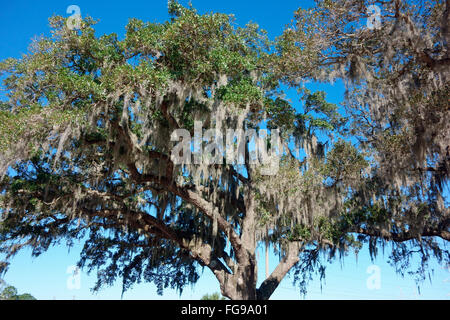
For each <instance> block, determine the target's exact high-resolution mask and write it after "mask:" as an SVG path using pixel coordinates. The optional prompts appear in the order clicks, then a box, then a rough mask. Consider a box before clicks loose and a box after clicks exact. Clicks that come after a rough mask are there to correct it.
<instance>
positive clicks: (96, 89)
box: [0, 0, 450, 300]
mask: <svg viewBox="0 0 450 320" xmlns="http://www.w3.org/2000/svg"><path fill="white" fill-rule="evenodd" d="M374 4H375V5H377V6H379V9H380V19H381V24H378V23H375V25H374V26H370V27H369V25H366V21H367V20H368V19H371V13H370V12H369V10H368V9H369V7H371V6H372V5H374ZM169 11H170V14H171V18H170V20H169V21H167V22H165V23H162V24H159V23H145V22H143V21H140V20H138V19H131V20H130V21H129V23H128V25H127V27H126V35H125V37H124V39H122V40H119V39H118V37H117V35H116V34H110V35H103V36H100V37H97V36H96V35H95V30H94V24H95V21H93V20H92V19H91V18H85V19H84V20H83V21H82V23H81V28H80V29H79V30H78V29H74V30H72V29H71V28H68V27H67V25H66V19H64V18H63V17H52V18H51V19H50V24H51V27H52V36H51V37H45V38H40V39H38V40H36V41H35V42H34V43H33V44H32V46H31V47H30V52H29V53H28V54H27V55H24V56H23V57H22V58H20V59H6V60H5V61H3V62H2V63H1V64H0V71H1V72H2V74H1V76H2V79H3V87H4V91H5V92H6V95H7V96H6V99H5V101H3V102H2V103H1V104H0V173H2V174H3V176H2V178H1V180H0V206H1V211H0V212H1V223H0V253H4V254H5V255H6V260H8V259H9V258H11V257H12V256H13V255H14V254H16V253H17V252H18V251H19V250H20V249H22V248H25V247H31V249H32V255H33V256H38V255H40V254H41V253H43V252H45V251H46V250H47V249H48V248H49V247H50V246H52V245H56V244H59V243H61V241H67V243H68V244H69V245H71V244H73V243H74V242H75V241H77V240H80V239H86V242H85V244H84V247H83V250H82V252H81V259H80V261H79V266H80V267H85V268H87V269H88V270H89V271H92V270H95V269H97V271H98V281H97V284H96V285H95V287H94V289H95V290H98V289H100V288H101V287H102V286H104V285H111V284H112V283H113V282H114V281H115V280H116V279H118V278H122V281H123V290H124V291H125V290H127V289H129V288H130V287H131V286H132V285H133V284H135V283H139V282H140V281H142V280H144V281H147V282H153V283H155V284H156V286H157V288H158V293H162V292H163V289H165V288H168V287H172V288H176V289H178V290H180V291H181V290H182V289H183V288H184V287H186V286H187V285H188V284H192V283H195V282H196V281H197V280H198V279H199V277H200V273H199V271H200V269H201V268H200V267H206V268H208V269H209V270H210V271H211V272H212V273H213V274H214V276H215V278H216V279H217V281H218V282H219V284H220V289H221V294H222V295H223V296H225V297H227V298H230V299H262V300H264V299H269V298H270V297H271V295H272V294H273V293H274V291H275V290H276V289H277V287H278V286H279V284H280V282H281V281H282V280H283V279H284V278H285V277H286V275H287V274H288V273H289V272H291V273H292V275H293V279H294V281H295V283H296V284H297V285H299V287H300V290H301V292H302V293H305V287H306V285H307V283H308V280H309V279H311V276H312V275H314V274H318V275H319V276H320V277H323V276H324V274H325V267H324V263H323V262H324V260H325V261H327V260H330V261H331V260H332V259H335V258H337V257H344V256H345V255H346V254H347V253H348V252H351V251H358V250H360V248H361V247H362V245H363V244H368V247H369V250H370V253H371V255H372V256H375V255H376V254H377V251H378V249H379V248H386V249H387V248H389V249H390V250H391V259H390V260H391V262H392V263H393V264H394V265H395V266H396V267H397V270H398V271H399V272H401V273H403V272H405V271H406V270H407V269H408V268H409V267H410V264H411V257H412V256H413V255H418V256H419V258H420V259H419V260H418V261H419V262H420V265H419V267H418V269H417V270H413V271H417V274H418V275H419V277H421V278H423V277H424V275H426V273H427V272H428V271H429V269H428V268H427V266H428V265H427V264H428V262H429V261H430V257H432V256H433V257H435V258H436V259H437V261H438V262H440V263H448V262H449V261H450V254H449V251H448V241H450V230H449V228H450V210H449V207H448V201H446V200H445V199H444V195H445V190H444V188H445V187H447V188H448V181H449V177H450V170H449V168H450V146H449V141H450V127H449V126H450V121H448V119H450V108H449V103H448V101H449V92H450V90H449V67H448V66H449V61H450V56H449V55H450V50H449V27H448V21H449V11H450V3H449V0H446V1H421V0H411V1H404V0H402V1H400V0H393V1H377V0H318V1H316V6H315V7H313V8H311V9H307V10H303V9H299V10H298V11H296V12H295V16H294V20H293V23H292V26H291V27H289V28H287V29H286V30H284V32H283V33H282V35H281V36H280V37H279V38H278V39H276V41H269V40H268V38H267V35H266V33H265V32H264V31H263V30H261V29H260V28H259V27H258V26H257V25H255V24H248V25H247V26H245V27H236V25H235V24H234V22H233V19H232V17H230V16H229V15H225V14H217V13H209V14H204V15H201V14H199V13H198V12H197V11H196V10H195V9H193V8H185V7H183V6H181V5H180V4H179V3H178V2H176V1H169ZM336 80H342V81H343V82H344V83H345V84H346V95H345V99H344V101H343V102H342V103H343V106H342V107H341V108H340V107H339V106H337V105H335V104H333V103H329V102H328V101H327V99H326V94H325V93H324V92H320V91H319V92H312V91H310V90H307V89H306V88H305V86H304V83H305V82H307V81H323V82H329V83H331V82H333V81H336ZM284 86H289V87H291V88H294V89H296V90H297V93H298V99H299V101H300V106H298V107H297V108H294V106H293V104H292V101H290V100H288V99H287V98H286V97H285V94H284V92H283V88H284ZM199 123H200V124H203V129H211V128H214V129H215V130H210V131H208V132H209V135H210V139H206V136H207V134H206V133H207V132H206V131H205V132H203V131H202V128H200V129H199ZM263 128H268V129H269V130H270V132H271V133H274V132H275V130H276V129H278V130H279V132H280V137H279V139H278V141H270V140H269V139H265V138H258V139H257V142H258V144H256V143H255V142H253V143H252V141H251V140H254V141H256V138H255V139H247V138H246V137H245V136H243V135H241V134H238V137H233V136H232V137H231V139H229V141H227V142H229V146H230V147H231V149H233V150H232V151H234V150H235V149H238V150H241V151H242V150H244V151H245V152H244V156H243V157H241V159H240V161H233V159H231V160H230V159H229V158H228V152H225V151H224V150H223V149H221V148H220V147H217V145H218V144H219V142H218V139H214V140H213V142H214V143H212V142H211V140H212V139H211V138H212V136H213V134H211V131H214V132H218V131H222V132H224V130H225V129H233V130H239V129H242V130H247V131H251V130H255V132H256V131H258V132H261V131H262V129H263ZM198 131H200V135H201V136H202V137H203V138H198V137H196V136H195V135H196V132H198ZM179 135H181V136H183V135H185V136H189V135H190V136H191V137H192V136H194V143H193V144H191V143H190V141H189V140H188V139H187V138H183V143H185V142H186V143H185V145H187V147H186V148H184V150H183V152H182V156H183V158H184V160H189V157H190V158H191V160H193V161H191V162H190V163H188V161H184V162H179V161H178V160H179V158H180V156H181V154H180V152H178V153H175V152H174V150H178V149H177V148H176V147H178V146H180V144H179V141H172V140H176V139H175V138H177V139H178V138H180V137H179ZM171 137H172V138H173V139H171ZM235 138H236V139H235ZM197 139H200V142H198V141H197V142H198V143H196V140H197ZM185 140H186V141H185ZM204 140H208V141H204ZM207 142H208V143H207ZM196 144H199V145H200V147H201V148H200V147H199V146H198V145H197V148H195V145H196ZM255 145H258V146H259V147H261V148H260V149H261V150H259V151H258V152H255V150H254V149H253V150H252V151H254V152H250V151H251V149H252V148H253V147H254V146H255ZM276 146H278V147H279V148H278V149H279V151H280V152H279V154H278V156H279V157H272V158H271V159H272V160H274V161H273V162H272V164H273V163H275V164H276V165H277V167H276V169H277V170H276V171H273V172H272V173H271V175H268V174H267V172H268V169H271V168H267V167H266V166H264V165H263V166H262V165H260V163H259V162H258V161H256V160H261V159H262V158H263V156H264V155H263V152H262V150H263V149H267V148H270V147H276ZM263 147H264V148H263ZM208 148H210V149H211V150H213V151H211V153H210V154H209V156H210V157H207V155H206V154H203V156H204V157H202V156H201V155H200V153H199V149H202V150H207V149H208ZM179 151H180V150H179ZM227 151H228V150H227ZM231 153H234V152H231ZM216 156H219V158H220V156H221V158H222V160H223V161H222V162H220V163H210V160H211V158H213V157H216ZM196 159H198V161H196ZM234 160H236V159H234ZM269 171H270V170H269ZM387 244H389V245H387ZM264 245H266V248H267V249H269V248H270V249H271V250H274V252H275V253H276V254H277V255H278V256H279V264H278V265H277V266H276V268H275V269H274V270H272V272H271V273H270V274H269V275H268V276H267V277H266V278H265V279H263V281H258V279H257V276H258V274H259V273H258V261H257V255H256V252H257V249H258V247H260V246H264ZM446 245H447V246H446ZM6 267H7V264H6V263H0V268H1V269H5V268H6ZM258 283H260V285H259V286H257V284H258Z"/></svg>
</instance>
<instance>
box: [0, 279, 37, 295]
mask: <svg viewBox="0 0 450 320" xmlns="http://www.w3.org/2000/svg"><path fill="white" fill-rule="evenodd" d="M0 300H36V298H35V297H33V296H32V295H31V294H29V293H22V294H18V292H17V289H16V288H15V287H14V286H10V285H8V284H7V283H6V282H4V281H3V280H1V279H0Z"/></svg>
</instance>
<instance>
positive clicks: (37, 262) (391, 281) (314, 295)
mask: <svg viewBox="0 0 450 320" xmlns="http://www.w3.org/2000/svg"><path fill="white" fill-rule="evenodd" d="M182 3H183V4H185V3H186V2H185V1H182ZM192 3H193V5H194V7H196V8H197V9H198V10H199V11H200V12H202V13H205V12H210V11H215V12H217V11H218V12H224V13H233V14H235V16H236V18H237V23H239V24H245V23H247V22H249V21H253V22H257V23H259V25H260V26H261V27H262V28H264V29H266V30H267V31H268V32H269V36H270V37H271V39H273V38H274V37H276V36H278V35H279V34H280V33H281V31H282V28H283V26H284V25H285V24H287V23H289V21H290V20H291V19H292V16H293V12H294V10H296V9H297V8H298V7H300V6H301V7H309V6H311V5H312V1H309V0H308V1H304V0H303V1H302V0H300V1H299V0H297V1H293V0H283V1H268V0H245V1H243V0H227V1H206V0H193V1H192ZM73 4H74V5H78V6H79V7H80V9H81V14H82V15H83V16H85V15H90V16H92V17H93V18H95V19H100V23H99V24H98V25H97V26H96V30H97V34H99V35H100V34H104V33H111V32H115V33H117V34H118V35H119V37H121V36H123V34H124V30H125V29H124V27H125V25H126V24H127V21H128V19H129V18H131V17H136V18H140V19H142V20H145V21H157V22H163V21H165V20H166V19H167V18H168V14H167V1H166V0H145V1H133V2H132V1H78V0H77V1H74V2H66V1H8V2H6V1H5V2H3V3H2V4H1V10H0V38H1V39H2V41H1V44H0V60H3V59H5V58H7V57H20V56H21V54H22V53H25V52H27V47H28V45H29V44H30V42H31V39H32V38H33V37H34V36H37V35H41V34H44V35H48V34H49V27H48V21H47V19H48V17H49V16H51V15H52V14H59V15H63V16H69V15H70V14H68V13H66V9H67V7H68V6H69V5H73ZM312 88H313V89H317V88H320V89H321V90H326V91H327V93H328V97H329V99H330V100H331V101H332V102H335V103H338V102H339V101H340V99H341V98H342V94H343V88H342V86H340V85H339V84H337V85H336V86H329V85H312ZM289 96H290V97H292V98H295V97H293V96H291V95H289ZM80 250H81V244H80V245H77V246H75V247H74V248H72V250H71V251H70V252H68V248H67V247H65V246H60V247H55V248H51V249H50V250H49V251H48V252H46V253H44V254H43V255H42V256H40V257H38V258H36V259H32V258H31V255H30V252H29V251H23V252H21V253H19V254H18V255H17V256H16V257H15V258H14V259H13V260H12V264H11V266H10V270H9V271H8V273H7V274H6V276H5V278H4V279H5V280H6V281H7V282H8V283H10V284H12V285H14V286H16V287H17V288H18V290H19V292H21V293H22V292H29V293H31V294H33V295H34V296H35V297H36V298H38V299H54V298H56V299H74V298H75V299H120V298H121V282H120V281H118V282H117V284H116V285H115V286H114V287H111V288H107V289H104V290H102V291H100V292H99V293H98V294H96V295H93V294H92V293H91V292H90V288H92V287H93V285H94V282H95V276H94V275H91V276H88V275H87V274H86V273H84V272H82V273H81V282H80V284H81V287H80V289H74V290H69V289H68V287H67V281H68V278H69V277H70V274H68V273H67V269H68V267H70V266H72V265H74V264H76V262H77V261H78V257H79V252H80ZM260 256H261V262H262V260H263V259H262V258H263V257H264V253H263V252H262V251H261V252H260ZM386 261H387V255H386V256H383V254H382V253H380V255H379V257H378V258H377V260H376V261H375V262H374V263H375V264H376V265H377V266H378V267H379V268H380V269H379V270H380V285H381V287H380V289H377V290H369V289H368V288H367V285H366V281H367V279H368V278H369V276H370V274H368V273H367V272H366V271H367V268H368V267H369V266H370V265H372V264H373V262H371V261H370V259H369V256H368V252H367V248H364V249H363V251H362V252H361V253H360V254H359V257H358V259H357V260H356V258H355V256H354V255H352V254H350V255H349V256H348V257H347V258H346V259H345V260H344V261H343V263H342V264H341V263H340V262H339V261H337V262H335V263H334V264H332V265H328V267H327V278H326V280H325V281H326V282H325V284H324V286H323V289H322V291H321V289H320V285H319V281H318V280H315V281H313V282H312V283H311V285H310V286H309V293H308V294H307V296H306V298H307V299H450V273H449V270H444V269H443V268H442V267H441V266H438V265H433V266H434V270H435V271H434V274H433V276H432V277H431V280H432V281H431V282H430V281H427V282H424V283H423V284H422V286H421V294H420V295H419V294H418V291H417V287H416V285H415V282H414V281H413V279H412V278H405V279H402V278H401V277H400V276H398V275H397V274H395V272H394V269H393V268H392V267H391V266H389V265H388V264H387V262H386ZM275 266H276V259H275V257H273V256H272V257H271V259H270V269H271V270H273V269H274V268H275ZM263 273H264V265H263V264H262V265H261V266H260V279H262V278H263V276H264V274H263ZM291 282H292V281H291V279H289V278H287V279H285V280H284V281H283V282H282V283H281V284H280V287H279V288H278V290H277V291H276V292H275V294H274V295H273V297H272V299H301V298H302V297H301V296H300V295H299V293H298V290H297V289H295V288H294V287H293V286H292V284H291ZM215 291H219V286H218V283H217V282H216V281H215V279H214V277H213V276H212V274H211V273H210V272H209V271H208V270H206V269H205V271H204V274H203V277H202V278H201V280H200V281H199V282H198V283H197V284H196V285H195V286H194V287H193V288H189V287H188V288H186V289H185V291H184V293H183V294H182V295H181V297H180V296H179V295H178V294H177V293H176V292H175V291H172V290H167V291H165V293H164V295H163V296H162V297H160V296H158V295H157V294H156V288H155V286H154V285H152V284H140V285H137V286H135V287H134V288H133V289H132V290H130V291H128V292H127V293H125V295H124V297H123V298H124V299H180V298H181V299H199V298H200V297H201V296H202V295H203V294H205V293H212V292H215Z"/></svg>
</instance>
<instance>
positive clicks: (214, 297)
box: [200, 292, 225, 300]
mask: <svg viewBox="0 0 450 320" xmlns="http://www.w3.org/2000/svg"><path fill="white" fill-rule="evenodd" d="M200 300H225V298H224V297H222V296H221V295H220V293H218V292H214V293H212V294H205V295H204V296H203V297H202V298H201V299H200Z"/></svg>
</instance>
